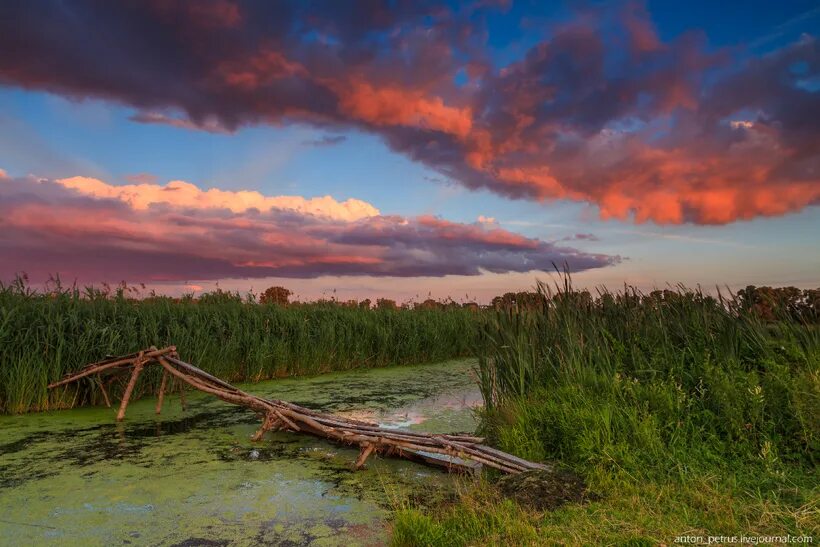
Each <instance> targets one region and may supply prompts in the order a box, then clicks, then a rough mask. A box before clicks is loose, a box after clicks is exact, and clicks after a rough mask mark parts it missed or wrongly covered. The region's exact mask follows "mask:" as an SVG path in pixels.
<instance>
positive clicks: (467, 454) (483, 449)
mask: <svg viewBox="0 0 820 547" xmlns="http://www.w3.org/2000/svg"><path fill="white" fill-rule="evenodd" d="M149 366H159V367H162V368H163V369H164V370H163V378H162V383H161V385H160V391H159V396H158V399H157V406H156V412H157V413H158V414H159V413H160V411H161V410H162V401H163V398H164V396H165V390H166V389H168V381H173V380H175V381H176V382H177V383H178V384H179V389H180V395H182V394H183V393H184V388H185V386H186V385H188V386H191V387H193V388H194V389H197V390H199V391H203V392H205V393H210V394H211V395H213V396H215V397H217V398H219V399H221V400H223V401H225V402H227V403H231V404H235V405H239V406H244V407H246V408H248V409H250V410H253V411H254V412H256V413H257V415H258V416H259V417H260V418H261V420H262V425H261V427H260V428H259V430H258V431H257V432H256V433H255V434H254V436H253V440H254V441H259V440H261V439H262V437H263V436H264V434H265V433H266V432H268V431H280V430H285V431H293V432H300V433H307V434H310V435H315V436H317V437H323V438H326V439H329V440H331V441H334V442H337V443H340V444H345V445H356V446H358V447H359V448H360V450H361V452H360V453H359V457H358V458H357V459H356V462H355V463H354V465H353V468H354V469H361V468H362V467H363V466H364V464H365V462H366V461H367V459H368V458H369V457H370V456H371V455H372V454H383V455H387V456H396V457H402V458H407V459H411V460H414V461H420V462H423V463H427V464H431V465H437V466H440V467H444V468H446V469H448V470H450V471H474V470H476V469H477V468H479V467H481V466H487V467H492V468H495V469H498V470H500V471H503V472H505V473H512V474H517V473H521V472H524V471H528V470H532V469H545V466H544V465H542V464H538V463H533V462H529V461H527V460H522V459H521V458H517V457H515V456H513V455H511V454H507V453H505V452H501V451H500V450H496V449H494V448H491V447H489V446H485V445H483V444H481V443H482V442H483V441H484V439H482V438H481V437H474V436H471V435H446V434H432V433H420V432H416V431H405V430H397V429H389V428H384V427H379V426H378V425H377V424H373V423H369V422H364V421H361V420H354V419H351V418H345V417H342V416H336V415H333V414H324V413H320V412H316V411H313V410H310V409H309V408H305V407H302V406H299V405H295V404H293V403H289V402H287V401H280V400H273V399H264V398H262V397H258V396H256V395H251V394H250V393H246V392H244V391H242V390H240V389H238V388H236V387H234V386H232V385H231V384H229V383H227V382H225V381H223V380H221V379H219V378H217V377H215V376H213V375H211V374H208V373H207V372H205V371H204V370H201V369H199V368H197V367H195V366H194V365H192V364H190V363H186V362H185V361H182V360H180V359H179V355H178V354H177V351H176V347H174V346H169V347H167V348H163V349H157V348H155V347H151V348H148V349H146V350H143V351H140V352H137V353H132V354H130V355H125V356H122V357H113V358H110V359H105V360H103V361H98V362H96V363H92V364H90V365H88V366H86V367H84V368H83V369H81V370H79V371H77V372H74V373H71V374H68V375H66V376H65V377H64V378H63V379H61V380H59V381H57V382H54V383H52V384H50V385H49V386H48V387H49V389H52V388H55V387H59V386H63V385H66V384H69V383H73V382H77V381H78V380H80V379H82V378H86V377H89V376H93V375H97V378H98V381H97V382H96V383H95V385H97V386H98V387H100V388H101V389H102V390H103V396H104V398H105V400H106V403H107V404H108V405H109V406H110V401H109V399H108V394H107V393H106V392H105V388H104V387H103V386H104V384H103V381H102V376H103V375H110V374H113V373H123V372H127V371H128V370H130V371H131V376H130V378H129V381H128V384H127V386H126V389H125V393H124V395H123V398H122V401H121V402H120V407H119V411H118V413H117V420H123V419H124V418H125V411H126V409H127V407H128V403H129V401H130V398H131V396H132V393H133V390H134V386H135V385H136V383H137V379H138V378H139V375H140V374H141V373H142V372H143V370H144V369H145V368H146V367H149Z"/></svg>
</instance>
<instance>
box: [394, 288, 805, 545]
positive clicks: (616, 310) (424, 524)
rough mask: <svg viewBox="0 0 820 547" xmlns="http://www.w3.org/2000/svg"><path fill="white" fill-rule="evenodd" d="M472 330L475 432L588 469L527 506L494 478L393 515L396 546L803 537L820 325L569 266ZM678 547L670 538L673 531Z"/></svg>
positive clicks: (513, 449)
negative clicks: (591, 287) (569, 489)
mask: <svg viewBox="0 0 820 547" xmlns="http://www.w3.org/2000/svg"><path fill="white" fill-rule="evenodd" d="M526 296H527V298H518V301H516V302H514V303H513V305H510V306H508V307H507V308H506V309H503V310H499V311H498V312H497V313H496V314H495V317H494V318H493V319H492V320H491V321H489V322H488V323H486V324H485V325H484V326H483V327H482V330H483V334H482V336H483V339H484V341H483V348H484V350H483V352H482V355H480V365H479V368H480V378H481V390H482V393H483V396H484V400H485V405H486V406H485V411H484V416H483V425H482V429H481V431H480V433H481V434H482V435H485V436H487V438H488V439H489V440H490V442H491V443H493V445H494V446H497V447H498V448H500V449H502V450H505V451H507V452H510V453H512V454H515V455H517V456H519V457H522V458H526V459H528V460H532V461H541V462H547V461H559V462H561V463H562V464H564V465H567V466H570V467H572V468H573V469H574V470H575V471H577V472H579V473H581V474H582V475H584V476H586V477H587V479H588V483H589V484H590V486H591V488H592V489H593V491H595V492H597V493H598V494H600V495H601V498H600V500H599V501H595V502H592V503H588V504H584V505H574V506H566V507H565V508H562V509H560V510H558V511H555V512H550V513H546V514H544V513H539V512H537V511H533V510H532V509H530V508H527V507H519V506H518V505H516V504H515V503H512V502H511V501H510V500H502V499H501V497H500V496H499V494H498V492H497V490H496V489H495V487H494V486H493V485H492V484H491V483H482V484H481V485H479V486H476V487H470V488H468V489H466V491H465V492H464V494H463V495H462V496H461V499H460V501H459V502H458V503H455V504H450V505H448V506H446V507H436V508H435V509H432V510H425V509H424V508H418V507H402V508H400V510H399V511H398V513H397V516H396V521H395V526H394V531H395V536H394V543H395V544H397V545H420V544H424V545H476V544H515V545H518V544H522V545H523V544H527V545H536V544H544V545H553V544H580V545H592V544H610V545H612V544H624V545H626V544H629V545H658V544H667V545H670V544H673V543H675V542H676V538H677V537H679V536H681V535H684V534H686V535H691V536H698V535H700V536H703V537H707V536H710V535H721V534H723V535H728V536H733V535H739V534H741V533H743V534H746V535H747V536H755V535H761V536H763V535H779V536H785V535H787V534H791V535H792V536H800V535H804V534H808V535H811V534H814V535H816V534H817V533H818V532H820V524H818V523H820V506H818V503H817V500H818V499H820V497H818V495H819V494H820V491H818V487H817V481H816V469H817V463H818V462H817V457H818V454H820V328H818V325H817V324H816V323H813V322H812V321H803V320H801V317H800V316H799V314H798V315H795V314H793V313H792V314H789V315H783V316H781V317H771V316H770V317H764V316H762V315H761V314H760V313H750V312H749V306H747V305H745V303H744V302H741V301H740V300H739V299H738V298H722V297H721V296H720V295H718V296H716V297H712V296H709V295H707V294H704V293H702V292H700V291H697V290H688V289H686V288H683V287H678V288H676V289H675V290H667V291H656V292H653V293H650V294H643V293H641V292H640V291H637V290H634V289H631V288H626V289H625V290H623V291H620V292H617V293H610V292H607V291H600V292H599V293H598V294H596V295H592V294H590V293H588V292H586V291H577V290H574V289H573V288H572V285H571V281H570V279H569V277H568V276H566V277H564V279H563V280H562V281H561V282H559V283H557V284H555V285H552V286H547V285H541V286H540V287H539V291H538V293H537V294H535V295H533V294H530V295H526ZM678 542H679V541H678Z"/></svg>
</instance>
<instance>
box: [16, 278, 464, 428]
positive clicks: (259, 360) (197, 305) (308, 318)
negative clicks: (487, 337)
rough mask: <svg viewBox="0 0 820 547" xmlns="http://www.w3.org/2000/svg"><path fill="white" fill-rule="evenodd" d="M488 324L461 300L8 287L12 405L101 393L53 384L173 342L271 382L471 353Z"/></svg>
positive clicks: (68, 403)
mask: <svg viewBox="0 0 820 547" xmlns="http://www.w3.org/2000/svg"><path fill="white" fill-rule="evenodd" d="M478 322H479V314H476V313H475V312H473V311H470V310H467V309H463V308H459V307H455V306H450V307H446V308H440V309H401V308H397V309H363V308H360V307H350V306H344V305H340V304H338V303H334V302H325V303H314V304H300V305H296V306H293V305H291V306H281V305H276V304H259V303H255V302H253V301H252V300H251V301H248V300H247V299H242V298H239V296H238V295H236V294H231V293H225V292H217V293H212V294H210V295H205V296H203V297H201V298H199V299H193V298H182V299H172V298H166V297H149V298H144V299H132V298H127V296H126V294H124V292H123V291H118V292H117V293H115V294H113V295H110V294H105V293H101V292H98V291H93V290H87V291H84V292H81V291H80V290H78V289H76V288H72V289H68V290H63V289H57V290H51V291H49V292H48V293H39V292H35V291H32V290H29V289H28V288H27V287H26V286H25V285H24V284H22V283H15V284H12V285H7V286H0V412H5V413H21V412H27V411H38V410H47V409H54V408H68V407H72V406H76V405H81V404H87V403H100V402H101V401H96V400H86V399H82V398H80V399H77V398H67V397H65V396H64V395H63V396H61V395H59V394H49V393H48V391H47V390H46V386H47V385H48V383H49V382H52V381H54V380H56V379H58V378H60V377H62V376H63V375H64V374H65V373H66V372H68V371H71V370H75V369H77V368H80V367H81V366H83V365H84V364H86V363H89V362H93V361H97V360H99V359H102V358H104V357H105V356H106V355H120V354H126V353H130V352H132V351H134V349H135V348H142V347H147V346H151V345H157V346H161V345H171V344H173V345H175V346H176V347H177V348H178V349H179V352H180V354H182V355H185V356H186V357H188V358H189V359H191V360H192V361H194V362H196V363H198V364H200V366H201V367H202V368H203V369H205V370H207V371H208V372H210V373H212V374H214V375H216V376H219V377H221V378H225V379H226V380H228V381H231V382H245V381H259V380H264V379H269V378H275V377H283V376H293V375H306V374H318V373H322V372H328V371H336V370H347V369H352V368H356V367H381V366H389V365H405V364H416V363H424V362H434V361H442V360H446V359H451V358H456V357H463V356H468V355H471V354H472V353H473V351H474V347H475V343H476V340H477V335H478V328H477V325H478ZM158 386H159V377H158V375H156V374H146V375H145V378H144V379H143V380H141V381H140V385H139V386H138V388H137V393H138V394H139V393H143V392H150V393H153V392H156V390H157V388H158ZM115 395H116V393H115Z"/></svg>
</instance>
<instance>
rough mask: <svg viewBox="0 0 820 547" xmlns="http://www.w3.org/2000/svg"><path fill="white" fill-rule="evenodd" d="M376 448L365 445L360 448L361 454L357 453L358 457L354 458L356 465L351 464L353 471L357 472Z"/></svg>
mask: <svg viewBox="0 0 820 547" xmlns="http://www.w3.org/2000/svg"><path fill="white" fill-rule="evenodd" d="M374 448H376V447H375V446H374V445H372V444H366V445H363V446H362V450H361V452H359V457H358V458H356V463H354V464H353V470H354V471H358V470H359V469H361V468H362V467H364V462H366V461H367V458H368V457H369V456H370V454H372V453H373V449H374Z"/></svg>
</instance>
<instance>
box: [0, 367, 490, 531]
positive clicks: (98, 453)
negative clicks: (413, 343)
mask: <svg viewBox="0 0 820 547" xmlns="http://www.w3.org/2000/svg"><path fill="white" fill-rule="evenodd" d="M473 365H474V363H472V362H471V361H457V362H448V363H442V364H438V365H429V366H419V367H401V368H389V369H374V370H369V371H362V372H353V373H338V374H331V375H326V376H319V377H314V378H301V379H300V378H297V379H287V380H280V381H271V382H263V383H259V384H253V385H249V386H245V389H247V390H248V391H251V392H254V393H259V394H263V395H265V396H268V397H275V398H281V399H285V400H290V401H293V402H296V403H298V404H302V405H305V406H307V407H310V408H315V409H318V410H324V411H331V412H341V413H348V414H355V415H366V416H367V417H368V418H369V419H372V420H374V421H377V422H379V423H380V424H382V425H387V426H390V425H393V426H396V427H411V428H417V429H422V430H429V431H432V432H452V431H464V430H473V429H474V428H475V425H476V421H475V417H474V414H473V408H474V407H475V406H477V405H478V404H480V400H481V399H480V397H479V395H478V392H477V389H476V387H475V381H474V379H473V378H472V376H471V369H472V367H473ZM153 403H154V401H153V400H143V401H137V402H135V403H132V404H131V405H130V406H129V408H128V415H127V417H126V421H125V422H124V423H120V424H117V423H115V422H114V420H113V411H111V410H109V409H105V408H82V409H75V410H69V411H61V412H50V413H43V414H33V415H25V416H16V417H9V416H5V417H0V514H2V517H0V538H2V539H0V543H3V542H8V543H9V544H49V543H53V544H60V545H66V544H69V545H71V544H74V545H110V544H127V543H131V544H135V545H144V544H153V545H156V544H163V545H165V544H169V545H174V544H177V545H186V544H187V545H208V544H210V545H228V544H230V545H254V544H264V543H273V544H291V545H339V544H345V545H359V544H361V545H374V544H375V545H378V544H383V543H384V542H385V541H387V531H386V528H385V523H386V520H387V519H388V518H389V515H390V510H391V507H392V503H393V502H394V501H395V499H394V498H395V497H401V496H404V495H410V494H411V493H412V492H424V493H425V495H427V496H432V495H433V493H435V492H445V491H447V490H448V489H452V488H453V485H454V481H455V480H456V479H454V478H453V477H451V476H448V475H446V474H444V473H441V472H440V471H438V470H435V469H430V468H427V467H424V466H420V465H418V464H415V463H412V462H408V461H403V460H396V459H383V458H373V459H372V460H370V461H369V462H368V466H367V469H365V470H363V471H359V472H355V473H354V472H351V471H350V464H351V463H352V462H353V461H354V460H355V458H356V455H357V451H356V450H355V449H353V448H347V447H340V446H337V445H334V444H331V443H329V442H326V441H324V440H321V439H316V438H313V437H309V436H305V435H299V434H294V433H286V432H280V433H272V434H268V435H266V437H265V439H264V440H263V441H262V442H259V443H252V442H251V441H250V440H249V438H250V436H251V434H252V433H253V432H254V431H255V429H256V428H257V427H258V423H257V419H256V417H255V416H254V415H253V414H252V413H250V412H247V411H245V410H244V409H240V408H237V407H232V406H230V405H227V404H224V403H222V402H220V401H217V400H215V399H213V398H211V397H209V396H207V395H205V394H200V393H196V394H193V395H192V396H191V397H189V408H188V410H187V411H182V410H181V408H180V404H179V400H178V398H176V397H171V398H170V399H169V400H168V402H167V403H166V408H165V409H164V410H163V414H162V415H161V416H156V415H154V413H153V406H154V405H153ZM442 495H443V494H442Z"/></svg>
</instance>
